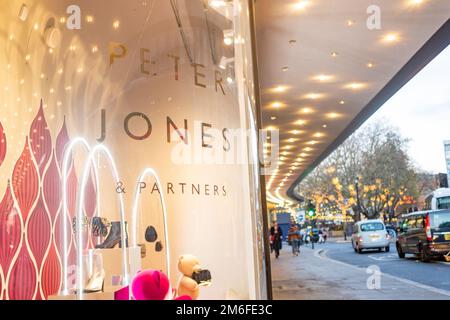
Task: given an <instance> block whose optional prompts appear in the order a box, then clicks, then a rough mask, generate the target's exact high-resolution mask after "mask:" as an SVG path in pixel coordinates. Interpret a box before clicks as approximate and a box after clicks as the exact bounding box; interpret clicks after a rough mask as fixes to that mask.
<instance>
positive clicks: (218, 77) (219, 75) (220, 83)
mask: <svg viewBox="0 0 450 320" xmlns="http://www.w3.org/2000/svg"><path fill="white" fill-rule="evenodd" d="M222 84H223V83H222V74H221V73H220V71H218V70H216V92H217V85H219V86H220V89H222V93H223V95H225V91H224V90H223V85H222Z"/></svg>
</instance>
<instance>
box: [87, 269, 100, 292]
mask: <svg viewBox="0 0 450 320" xmlns="http://www.w3.org/2000/svg"><path fill="white" fill-rule="evenodd" d="M104 284H105V271H104V270H101V271H100V272H96V273H94V274H93V275H92V277H91V278H90V279H89V282H88V284H87V285H86V288H85V289H84V290H83V291H84V292H86V293H89V292H99V291H103V287H104Z"/></svg>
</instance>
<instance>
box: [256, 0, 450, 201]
mask: <svg viewBox="0 0 450 320" xmlns="http://www.w3.org/2000/svg"><path fill="white" fill-rule="evenodd" d="M373 4H374V2H373V1H372V0H339V1H336V0H335V1H330V0H309V1H307V0H304V1H273V0H257V1H256V27H257V45H258V60H259V70H260V86H261V104H262V113H263V124H264V127H265V128H269V129H278V130H279V133H280V162H279V167H278V170H276V171H275V172H274V173H273V174H272V175H268V176H266V185H267V197H268V200H269V201H271V202H279V203H282V202H284V201H287V202H288V203H289V202H290V201H289V200H288V197H287V195H286V193H287V191H288V189H289V188H291V189H292V187H293V186H294V185H295V183H298V182H299V180H300V179H299V177H300V178H302V177H304V175H305V171H306V172H308V171H309V170H311V169H312V168H313V167H314V165H316V164H317V162H318V161H320V160H321V159H323V158H324V156H325V155H326V154H328V153H329V152H330V148H334V147H336V142H337V141H338V140H342V139H338V140H337V138H338V137H339V138H342V136H343V135H346V136H347V135H348V134H349V133H351V131H353V130H354V129H356V127H354V124H352V125H350V124H351V122H352V121H353V120H354V119H355V117H357V115H358V114H359V113H360V112H361V110H362V109H363V108H365V107H366V106H368V104H369V103H370V102H371V101H372V99H374V97H376V96H377V95H378V94H379V93H380V91H382V89H383V88H384V87H385V86H386V85H387V84H388V83H389V84H390V80H391V79H392V78H393V77H394V76H395V75H396V74H397V73H398V72H399V70H400V69H402V67H403V66H405V64H406V63H407V62H408V61H409V60H410V59H411V57H413V56H414V55H415V54H416V53H417V52H418V50H419V49H420V48H421V47H422V46H423V45H424V44H425V43H426V42H427V41H428V40H429V39H430V38H431V37H432V36H433V34H435V33H436V31H437V30H438V29H439V28H440V27H441V26H442V25H443V24H444V23H445V22H446V21H447V20H448V19H449V18H450V1H448V0H398V1H392V0H379V1H377V3H376V5H377V6H378V8H379V9H380V13H381V15H380V16H381V20H380V22H381V28H380V29H373V30H371V29H369V28H368V25H367V21H368V20H369V22H371V23H372V24H370V26H371V27H372V26H374V27H377V25H376V22H377V20H372V17H374V15H372V13H374V12H376V10H377V9H378V8H373V7H371V5H373ZM368 10H369V13H368ZM372 10H375V11H372ZM373 23H375V24H373ZM417 71H418V70H416V72H417ZM391 91H392V90H391ZM393 93H394V92H390V93H389V95H390V96H391V95H392V94H393ZM387 98H388V97H387ZM374 100H375V99H374ZM373 102H374V101H372V102H371V103H372V104H373ZM379 106H380V105H378V106H376V107H379ZM372 107H373V106H372ZM367 116H368V115H366V116H365V117H366V118H367ZM358 125H360V123H359V124H358ZM349 129H351V130H349ZM266 147H267V148H270V140H268V141H267V142H266Z"/></svg>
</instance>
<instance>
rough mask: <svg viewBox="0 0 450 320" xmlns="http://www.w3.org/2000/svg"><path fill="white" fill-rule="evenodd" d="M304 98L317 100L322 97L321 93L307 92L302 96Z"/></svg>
mask: <svg viewBox="0 0 450 320" xmlns="http://www.w3.org/2000/svg"><path fill="white" fill-rule="evenodd" d="M303 97H304V98H305V99H310V100H317V99H320V98H322V97H323V94H322V93H308V94H305V95H304V96H303Z"/></svg>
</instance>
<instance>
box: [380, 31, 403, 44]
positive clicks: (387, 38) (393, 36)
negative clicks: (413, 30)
mask: <svg viewBox="0 0 450 320" xmlns="http://www.w3.org/2000/svg"><path fill="white" fill-rule="evenodd" d="M398 39H399V36H398V34H397V33H392V32H391V33H387V34H385V35H384V36H383V38H382V41H383V42H385V43H393V42H396V41H398Z"/></svg>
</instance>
